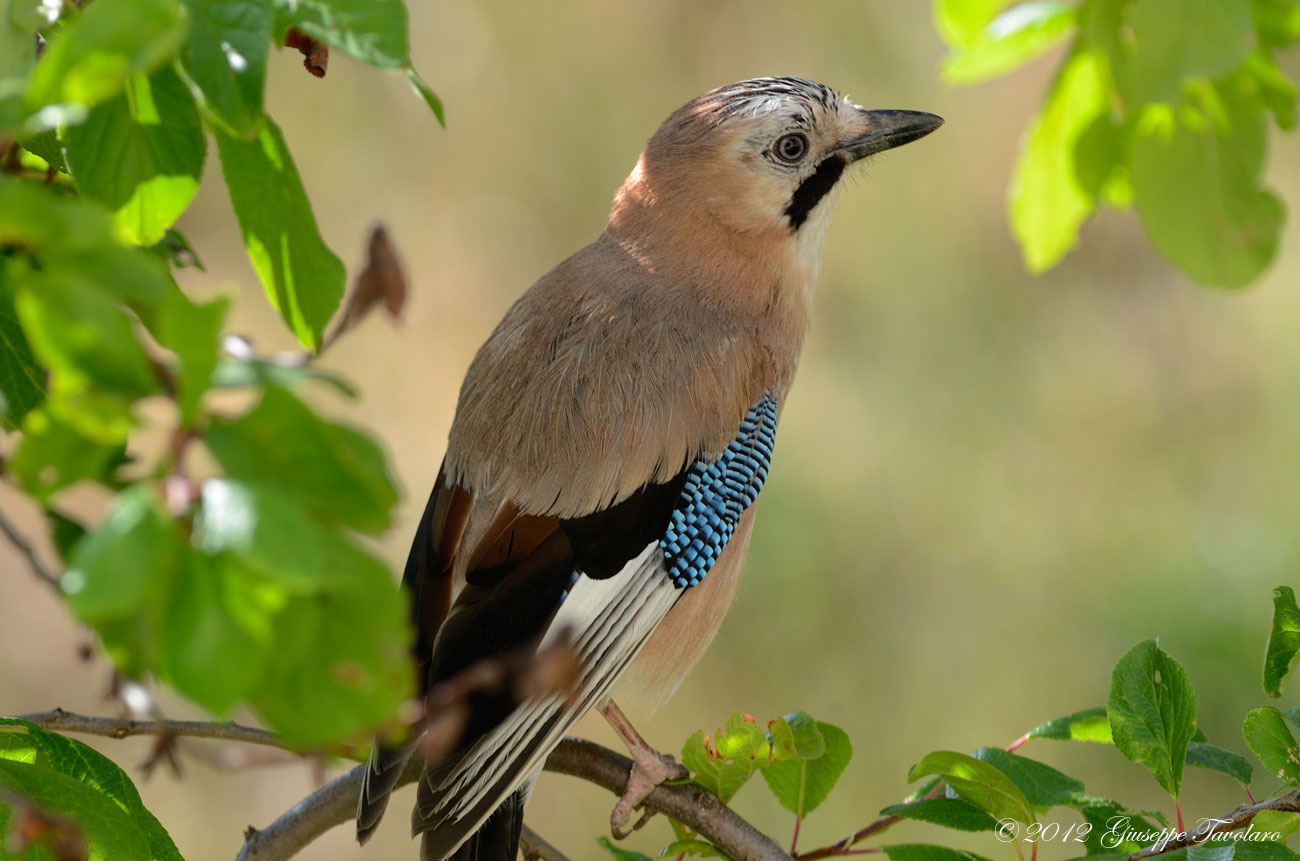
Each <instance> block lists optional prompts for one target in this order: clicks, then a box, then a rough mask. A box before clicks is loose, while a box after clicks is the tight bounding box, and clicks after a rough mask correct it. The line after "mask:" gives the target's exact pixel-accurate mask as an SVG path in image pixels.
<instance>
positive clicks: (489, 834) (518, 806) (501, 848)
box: [420, 785, 531, 861]
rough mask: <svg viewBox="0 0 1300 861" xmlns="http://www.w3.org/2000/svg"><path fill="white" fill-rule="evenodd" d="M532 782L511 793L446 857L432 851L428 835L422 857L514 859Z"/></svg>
mask: <svg viewBox="0 0 1300 861" xmlns="http://www.w3.org/2000/svg"><path fill="white" fill-rule="evenodd" d="M530 788H531V785H529V786H522V787H520V788H519V789H516V790H515V791H514V792H512V793H510V795H509V796H507V797H506V800H505V801H503V802H501V806H500V807H498V808H497V809H496V810H494V811H493V812H492V815H491V816H489V817H488V818H487V819H486V820H485V821H484V822H483V825H482V826H481V827H480V828H479V830H478V831H475V832H474V834H473V835H472V836H471V837H470V838H469V839H468V840H466V841H465V842H464V843H462V844H461V845H460V848H458V849H457V850H456V851H455V852H453V853H452V854H451V855H450V856H447V857H446V858H445V859H444V858H443V857H441V856H438V855H432V854H429V853H430V850H431V848H432V847H431V846H430V845H429V844H430V842H431V841H429V839H428V838H429V835H428V834H426V835H425V839H424V840H422V841H421V844H420V861H515V859H516V858H517V857H518V855H519V835H520V834H521V833H522V831H523V827H524V805H525V804H526V803H527V802H528V794H529V789H530Z"/></svg>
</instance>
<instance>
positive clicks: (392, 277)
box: [325, 224, 406, 345]
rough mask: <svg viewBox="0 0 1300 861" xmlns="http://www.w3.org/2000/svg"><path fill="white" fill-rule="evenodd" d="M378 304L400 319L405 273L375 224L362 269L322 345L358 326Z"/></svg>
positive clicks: (390, 245) (378, 226)
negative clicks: (340, 313)
mask: <svg viewBox="0 0 1300 861" xmlns="http://www.w3.org/2000/svg"><path fill="white" fill-rule="evenodd" d="M380 302H383V303H384V308H385V309H386V310H387V311H388V315H389V316H390V317H392V318H393V319H394V320H401V319H402V309H403V308H405V307H406V272H405V271H404V270H403V268H402V261H401V259H400V258H399V257H398V256H397V251H396V249H394V248H393V243H392V241H391V240H390V239H389V238H388V231H387V230H386V229H384V226H383V225H382V224H378V225H375V228H374V230H372V231H371V232H370V242H369V244H368V246H367V249H366V266H365V268H364V269H362V270H361V274H359V275H357V280H356V281H355V282H354V283H353V285H352V293H351V294H350V295H349V296H348V300H347V303H346V304H345V305H344V306H343V313H342V315H341V316H340V317H339V322H338V324H337V325H336V326H335V327H334V331H333V333H332V334H331V335H330V336H329V337H328V338H327V339H326V342H325V343H326V345H329V344H332V343H334V341H336V340H338V337H339V335H342V334H343V333H344V332H346V331H347V330H349V329H351V328H352V327H353V326H355V325H356V324H358V323H360V322H361V321H362V320H363V319H365V317H366V315H367V314H369V313H370V312H371V311H372V310H373V309H374V307H375V305H377V304H379V303H380Z"/></svg>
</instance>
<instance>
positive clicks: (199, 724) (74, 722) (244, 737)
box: [18, 709, 293, 750]
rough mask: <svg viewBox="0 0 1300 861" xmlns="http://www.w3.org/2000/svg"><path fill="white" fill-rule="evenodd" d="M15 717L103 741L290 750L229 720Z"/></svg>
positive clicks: (54, 713)
mask: <svg viewBox="0 0 1300 861" xmlns="http://www.w3.org/2000/svg"><path fill="white" fill-rule="evenodd" d="M18 717H19V718H21V719H22V720H25V721H28V722H30V723H34V724H36V725H37V726H39V727H40V728H41V729H51V730H57V731H59V732H81V733H86V734H87V735H102V736H106V737H107V738H126V737H127V736H132V735H169V736H177V737H179V736H187V737H189V738H215V739H220V740H223V741H241V742H244V743H246V744H260V745H264V746H266V747H278V748H280V749H281V750H293V749H292V748H291V747H289V746H288V745H286V744H285V743H284V742H283V741H282V740H281V739H280V737H279V736H277V735H276V734H275V733H273V732H267V731H266V730H264V729H258V728H256V727H251V726H244V725H243V724H237V723H235V722H233V721H229V722H226V723H213V722H209V721H197V720H130V719H125V720H119V719H117V718H106V717H90V716H88V715H79V714H73V713H72V712H65V711H64V710H63V709H52V710H50V711H47V712H36V713H35V714H27V715H18Z"/></svg>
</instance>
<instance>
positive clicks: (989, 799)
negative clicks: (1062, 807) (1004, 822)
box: [907, 750, 1034, 823]
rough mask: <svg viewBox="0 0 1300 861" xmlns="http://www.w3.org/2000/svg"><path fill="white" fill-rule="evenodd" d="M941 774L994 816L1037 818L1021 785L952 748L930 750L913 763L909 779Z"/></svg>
mask: <svg viewBox="0 0 1300 861" xmlns="http://www.w3.org/2000/svg"><path fill="white" fill-rule="evenodd" d="M930 774H935V775H938V776H939V777H941V778H942V779H943V780H944V782H945V783H947V784H948V786H950V787H952V789H953V791H955V792H956V793H957V794H958V795H960V796H961V797H962V798H963V799H965V800H966V801H968V802H970V803H971V804H973V805H975V806H976V807H978V808H979V809H980V810H983V811H984V812H985V813H988V814H989V815H990V816H992V817H993V818H994V819H999V820H1001V819H1014V820H1016V821H1017V822H1024V823H1030V822H1033V821H1034V811H1033V809H1032V808H1031V807H1030V804H1029V800H1028V799H1027V798H1025V795H1024V793H1023V792H1021V791H1020V788H1019V787H1018V786H1016V785H1015V783H1014V782H1012V780H1011V778H1009V777H1007V776H1006V775H1005V774H1003V773H1002V772H1000V771H998V770H997V769H996V768H994V767H993V766H991V765H989V764H988V763H987V762H982V761H980V760H978V759H976V758H975V757H973V756H967V755H966V754H964V753H957V752H956V751H950V750H939V751H935V752H933V753H930V754H927V755H926V756H925V757H924V758H922V760H921V761H920V762H918V763H917V764H916V765H914V766H912V770H911V772H909V773H908V776H907V779H908V780H909V781H914V780H919V779H920V778H922V777H925V776H926V775H930Z"/></svg>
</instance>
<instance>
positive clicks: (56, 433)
mask: <svg viewBox="0 0 1300 861" xmlns="http://www.w3.org/2000/svg"><path fill="white" fill-rule="evenodd" d="M125 458H126V447H125V446H124V445H120V444H119V445H103V444H101V443H97V442H95V441H93V440H88V439H86V438H85V437H83V436H82V435H81V434H79V433H77V432H76V430H75V429H73V428H71V427H69V426H68V425H67V424H65V423H63V422H61V421H59V420H57V419H55V418H53V417H51V416H50V415H49V414H48V413H46V412H45V411H44V410H40V409H37V410H33V411H31V412H30V413H28V414H27V418H26V419H25V420H24V422H23V438H22V442H20V443H19V445H18V448H17V449H16V450H15V451H14V454H13V460H12V461H11V462H10V463H9V470H10V471H11V472H12V474H13V476H14V478H16V479H17V480H18V484H19V486H20V487H22V489H23V490H25V491H27V493H29V494H31V496H32V497H33V498H35V499H36V500H37V501H39V502H45V501H46V500H48V499H49V498H50V496H51V495H52V494H54V493H55V491H58V490H61V489H63V488H65V487H68V486H69V485H72V484H75V483H77V482H78V481H82V480H83V479H88V478H89V479H98V478H103V477H105V476H107V475H108V474H109V473H110V472H111V471H112V470H113V469H114V468H115V467H117V466H118V465H119V464H121V463H122V462H123V461H124V460H125Z"/></svg>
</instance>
